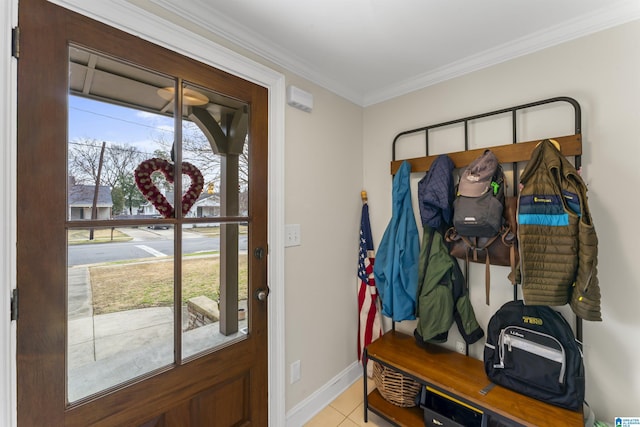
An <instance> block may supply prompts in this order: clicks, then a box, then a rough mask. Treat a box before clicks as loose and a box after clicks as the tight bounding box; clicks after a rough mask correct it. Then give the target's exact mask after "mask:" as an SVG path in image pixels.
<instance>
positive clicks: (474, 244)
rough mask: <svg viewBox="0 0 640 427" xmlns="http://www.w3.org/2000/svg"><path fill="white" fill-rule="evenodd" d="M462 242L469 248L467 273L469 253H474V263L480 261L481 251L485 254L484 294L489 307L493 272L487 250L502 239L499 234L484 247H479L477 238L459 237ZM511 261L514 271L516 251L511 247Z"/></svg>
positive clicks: (467, 263)
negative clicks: (479, 253) (479, 254)
mask: <svg viewBox="0 0 640 427" xmlns="http://www.w3.org/2000/svg"><path fill="white" fill-rule="evenodd" d="M458 236H459V237H460V238H461V239H462V241H464V243H465V246H466V248H467V252H466V257H465V262H466V268H467V271H469V251H471V252H473V260H474V262H477V261H478V252H479V251H484V252H485V259H484V263H485V272H484V294H485V303H486V304H487V305H489V293H490V290H491V270H490V266H491V259H490V256H489V250H488V249H487V248H488V247H489V246H491V244H492V243H493V242H495V241H496V239H497V238H498V237H500V235H499V234H496V235H495V236H493V237H492V238H490V239H489V240H487V241H486V243H485V244H484V245H483V246H479V245H478V239H477V237H473V238H469V237H466V236H462V235H458ZM511 251H512V252H511V254H510V255H511V260H512V264H511V266H512V270H513V269H514V268H515V250H514V248H513V246H511Z"/></svg>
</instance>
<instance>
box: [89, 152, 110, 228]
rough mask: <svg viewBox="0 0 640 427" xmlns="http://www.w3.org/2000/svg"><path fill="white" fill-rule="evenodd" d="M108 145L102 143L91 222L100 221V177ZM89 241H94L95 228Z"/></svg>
mask: <svg viewBox="0 0 640 427" xmlns="http://www.w3.org/2000/svg"><path fill="white" fill-rule="evenodd" d="M106 145H107V142H106V141H102V149H101V150H100V160H99V161H98V175H97V176H96V188H95V190H94V191H93V205H92V206H91V220H92V221H95V220H96V219H98V190H100V175H101V174H102V162H103V160H104V149H105V146H106ZM89 240H93V227H91V229H90V230H89Z"/></svg>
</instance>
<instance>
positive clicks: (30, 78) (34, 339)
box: [17, 0, 268, 427]
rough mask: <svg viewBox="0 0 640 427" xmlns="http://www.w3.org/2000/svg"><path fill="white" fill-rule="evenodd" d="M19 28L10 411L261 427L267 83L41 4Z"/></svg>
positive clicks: (67, 419)
mask: <svg viewBox="0 0 640 427" xmlns="http://www.w3.org/2000/svg"><path fill="white" fill-rule="evenodd" d="M19 27H20V57H19V60H18V192H17V194H18V196H17V197H18V200H17V206H18V212H17V217H18V230H17V237H18V239H17V240H18V249H17V283H18V285H17V287H18V292H19V309H18V313H19V314H18V316H19V317H18V321H17V403H18V425H19V426H63V425H69V426H72V425H73V426H89V425H101V426H180V427H184V426H250V425H251V426H265V425H267V419H268V414H267V408H268V406H267V405H268V396H267V372H268V366H267V336H268V331H267V305H266V302H265V299H266V296H267V295H268V288H267V285H266V282H267V259H266V254H267V100H268V99H267V97H268V93H267V89H265V88H264V87H261V86H258V85H255V84H253V83H250V82H248V81H245V80H243V79H240V78H238V77H236V76H233V75H229V74H227V73H225V72H222V71H220V70H217V69H213V68H211V67H209V66H206V65H204V64H201V63H198V62H196V61H194V60H192V59H189V58H186V57H184V56H181V55H179V54H176V53H174V52H171V51H169V50H167V49H164V48H161V47H159V46H156V45H153V44H151V43H148V42H146V41H144V40H141V39H139V38H137V37H133V36H131V35H128V34H126V33H123V32H120V31H118V30H115V29H113V28H111V27H108V26H106V25H103V24H101V23H98V22H96V21H93V20H91V19H89V18H86V17H83V16H80V15H78V14H75V13H72V12H70V11H68V10H66V9H63V8H61V7H58V6H55V5H52V4H51V3H49V2H47V1H45V0H21V1H20V5H19ZM174 207H176V208H175V209H174Z"/></svg>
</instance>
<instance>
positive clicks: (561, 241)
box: [518, 140, 602, 320]
mask: <svg viewBox="0 0 640 427" xmlns="http://www.w3.org/2000/svg"><path fill="white" fill-rule="evenodd" d="M520 182H521V184H522V189H521V191H520V194H519V197H518V244H519V250H520V282H521V284H522V295H523V298H524V302H525V304H528V305H553V306H557V305H564V304H567V303H570V304H571V308H572V310H573V312H574V313H575V314H576V315H577V316H579V317H581V318H583V319H585V320H602V318H601V314H600V298H601V297H600V286H599V284H598V277H597V273H598V269H597V264H598V238H597V236H596V232H595V228H594V226H593V222H592V220H591V213H590V211H589V206H588V204H587V187H586V185H585V183H584V181H583V180H582V178H581V177H580V175H579V174H578V172H577V171H576V169H575V168H574V167H573V165H572V164H571V163H569V161H568V160H567V159H566V158H565V157H564V156H563V155H562V154H561V153H560V151H558V149H556V148H555V146H554V145H553V144H552V143H551V142H550V141H549V140H544V141H542V142H541V143H540V144H539V145H538V147H536V149H535V150H534V151H533V153H532V154H531V160H530V161H529V162H528V163H527V166H526V168H525V170H524V171H523V172H522V176H521V178H520Z"/></svg>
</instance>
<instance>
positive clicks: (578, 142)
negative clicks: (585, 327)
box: [391, 96, 582, 341]
mask: <svg viewBox="0 0 640 427" xmlns="http://www.w3.org/2000/svg"><path fill="white" fill-rule="evenodd" d="M553 103H568V104H570V105H571V106H572V107H573V110H574V129H575V132H574V134H573V135H565V136H549V137H548V138H543V139H553V140H555V141H557V142H558V144H559V146H560V152H561V153H562V154H563V155H564V156H574V165H575V168H576V170H580V167H581V157H582V135H581V132H582V125H581V122H582V113H581V109H580V104H579V103H578V101H576V100H575V99H573V98H569V97H566V96H560V97H555V98H549V99H543V100H540V101H535V102H530V103H527V104H522V105H516V106H513V107H508V108H502V109H500V110H495V111H490V112H487V113H482V114H476V115H473V116H469V117H463V118H460V119H455V120H450V121H447V122H442V123H437V124H433V125H428V126H422V127H419V128H415V129H410V130H406V131H403V132H400V133H398V134H397V135H396V136H395V138H394V139H393V145H392V161H391V174H392V175H394V174H395V173H396V172H397V171H398V169H399V168H400V165H401V164H402V162H403V161H407V162H409V164H410V165H411V172H412V173H414V172H427V171H428V170H429V168H430V167H431V164H432V163H433V162H434V161H435V159H436V158H437V157H438V155H440V154H438V155H430V154H429V134H430V132H431V131H432V130H435V129H439V128H443V127H446V126H451V125H459V124H462V125H463V126H464V150H463V151H457V152H451V153H446V154H447V155H448V156H449V157H450V158H451V160H452V161H453V164H454V166H455V167H456V168H462V167H466V166H468V165H469V164H470V163H471V162H472V161H473V160H475V159H476V158H477V157H478V156H480V155H481V154H482V153H483V152H484V151H485V150H486V149H487V148H490V149H491V151H492V152H493V153H494V154H495V155H496V157H497V158H498V160H499V161H500V163H511V164H512V166H513V179H512V181H513V182H512V183H513V186H512V188H513V192H514V196H517V194H518V185H517V180H518V162H525V161H528V160H529V159H530V158H531V153H532V152H533V150H534V149H535V147H536V146H537V145H538V143H539V142H540V141H541V140H540V139H538V140H535V141H518V127H517V113H518V112H519V111H522V110H527V109H531V108H533V107H539V106H542V105H546V104H553ZM507 113H510V114H511V127H512V141H511V143H509V144H506V145H497V146H491V147H483V148H479V149H473V150H470V149H469V122H471V121H473V120H478V119H483V118H488V117H492V116H498V115H503V114H507ZM419 134H424V144H425V156H423V157H416V158H410V159H400V160H398V159H397V158H396V148H397V145H398V142H399V141H401V140H402V139H403V138H404V137H407V136H410V135H419ZM441 154H443V153H441ZM513 298H514V300H516V299H518V288H517V286H514V287H513ZM392 327H393V329H395V322H394V323H393V325H392ZM576 338H577V339H578V341H582V319H580V318H579V317H577V316H576Z"/></svg>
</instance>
